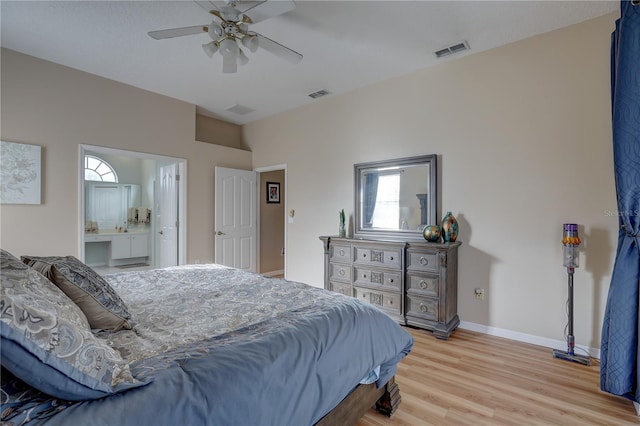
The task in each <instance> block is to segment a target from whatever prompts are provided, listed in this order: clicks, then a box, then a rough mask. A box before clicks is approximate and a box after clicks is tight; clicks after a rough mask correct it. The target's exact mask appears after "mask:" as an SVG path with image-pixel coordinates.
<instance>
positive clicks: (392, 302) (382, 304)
mask: <svg viewBox="0 0 640 426" xmlns="http://www.w3.org/2000/svg"><path fill="white" fill-rule="evenodd" d="M353 297H355V298H357V299H360V300H364V301H365V302H369V303H371V304H372V305H375V306H377V307H379V308H382V309H384V310H385V311H388V312H389V313H391V314H393V315H396V316H400V315H401V314H402V301H401V299H402V295H401V294H399V293H388V292H386V291H378V290H371V289H368V288H362V287H356V286H354V287H353Z"/></svg>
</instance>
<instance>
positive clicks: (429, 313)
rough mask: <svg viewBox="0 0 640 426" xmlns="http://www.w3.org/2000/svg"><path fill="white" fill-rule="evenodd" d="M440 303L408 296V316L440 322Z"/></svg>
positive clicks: (434, 300)
mask: <svg viewBox="0 0 640 426" xmlns="http://www.w3.org/2000/svg"><path fill="white" fill-rule="evenodd" d="M438 307H439V306H438V301H437V300H436V299H429V298H426V297H417V296H414V295H411V294H407V306H406V309H405V311H406V313H407V315H411V316H415V317H419V318H423V319H428V320H433V321H437V320H438Z"/></svg>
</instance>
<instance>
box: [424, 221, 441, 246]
mask: <svg viewBox="0 0 640 426" xmlns="http://www.w3.org/2000/svg"><path fill="white" fill-rule="evenodd" d="M422 235H423V236H424V239H425V240H427V241H429V242H430V243H439V242H440V237H441V236H442V231H441V229H440V227H439V226H438V225H428V226H425V227H424V229H423V230H422Z"/></svg>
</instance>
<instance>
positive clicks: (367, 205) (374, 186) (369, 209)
mask: <svg viewBox="0 0 640 426" xmlns="http://www.w3.org/2000/svg"><path fill="white" fill-rule="evenodd" d="M363 197H364V199H363V203H362V204H363V206H362V207H363V208H362V210H363V216H364V217H363V218H362V219H363V220H364V223H363V224H362V227H363V228H371V226H372V222H373V212H374V211H375V209H376V199H377V198H378V173H375V172H369V173H367V174H366V175H365V181H364V194H363Z"/></svg>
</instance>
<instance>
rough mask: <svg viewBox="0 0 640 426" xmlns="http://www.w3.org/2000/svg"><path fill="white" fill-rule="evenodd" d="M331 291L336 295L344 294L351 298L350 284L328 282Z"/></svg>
mask: <svg viewBox="0 0 640 426" xmlns="http://www.w3.org/2000/svg"><path fill="white" fill-rule="evenodd" d="M330 285H331V287H330V288H331V290H332V291H335V292H336V293H340V294H344V295H345V296H351V297H353V291H351V284H345V283H339V282H333V281H331V282H330Z"/></svg>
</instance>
